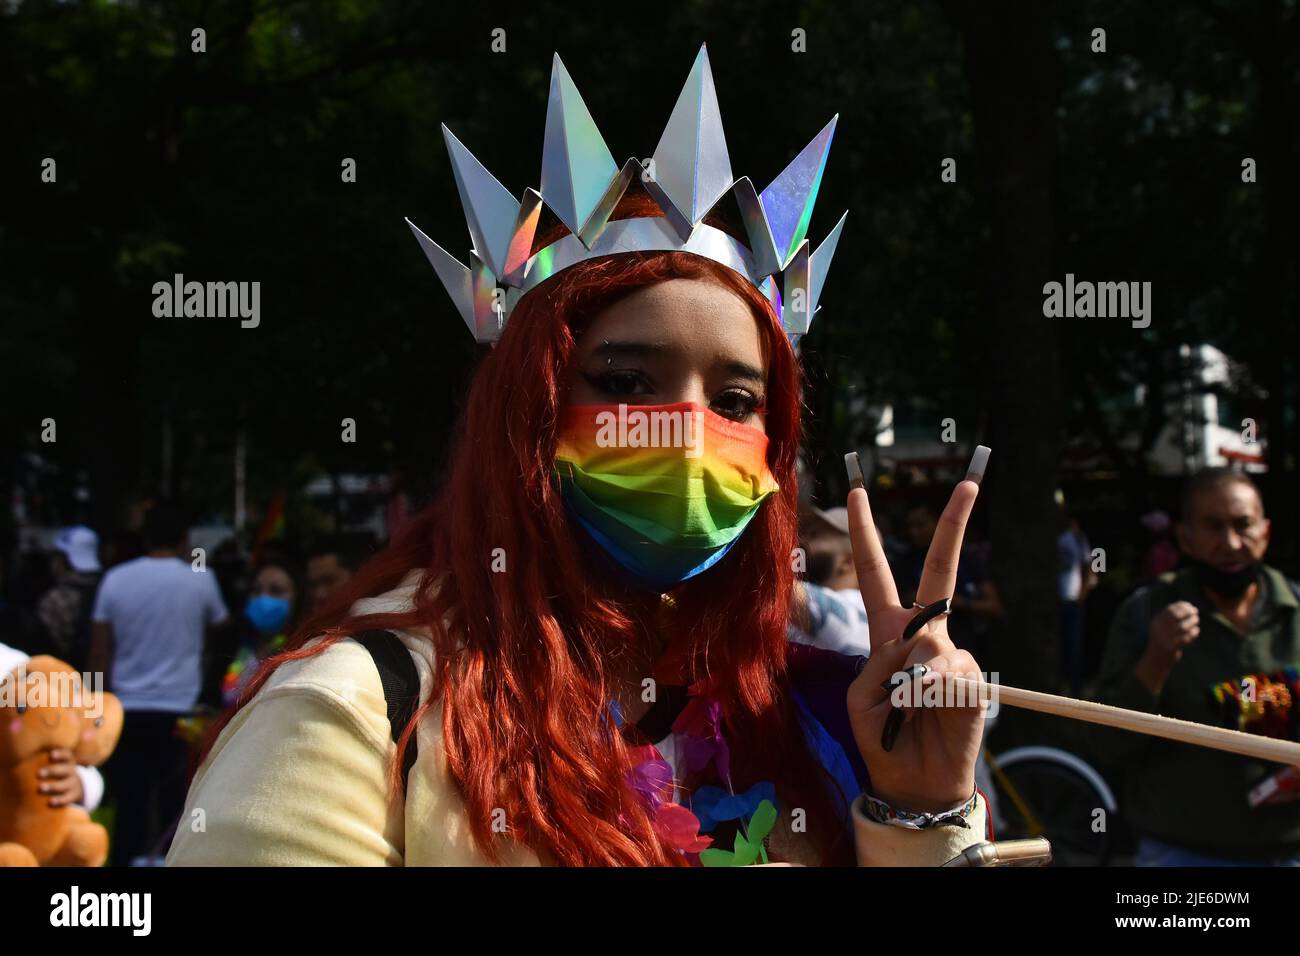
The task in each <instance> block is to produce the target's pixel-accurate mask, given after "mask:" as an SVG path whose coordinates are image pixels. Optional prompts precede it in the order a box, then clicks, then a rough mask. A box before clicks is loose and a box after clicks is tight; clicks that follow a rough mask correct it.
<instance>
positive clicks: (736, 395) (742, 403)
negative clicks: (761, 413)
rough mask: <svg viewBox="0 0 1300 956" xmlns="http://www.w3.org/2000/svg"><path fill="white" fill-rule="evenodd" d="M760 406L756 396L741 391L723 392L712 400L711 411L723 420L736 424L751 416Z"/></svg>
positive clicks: (760, 402)
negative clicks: (733, 421)
mask: <svg viewBox="0 0 1300 956" xmlns="http://www.w3.org/2000/svg"><path fill="white" fill-rule="evenodd" d="M761 406H762V401H761V400H760V399H759V398H758V396H756V395H753V394H751V393H750V392H746V391H743V390H732V391H729V392H723V393H722V394H721V395H719V396H718V397H717V398H715V399H714V400H713V410H714V411H715V412H717V413H718V414H719V415H721V416H723V417H724V418H730V419H733V420H735V421H738V422H743V421H744V420H745V419H747V418H749V417H750V416H751V415H753V414H754V413H755V412H756V411H758V410H759V408H760V407H761Z"/></svg>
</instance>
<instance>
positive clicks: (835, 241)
mask: <svg viewBox="0 0 1300 956" xmlns="http://www.w3.org/2000/svg"><path fill="white" fill-rule="evenodd" d="M848 218H849V214H848V210H845V212H844V215H842V216H840V221H839V222H837V223H836V224H835V228H834V229H832V230H831V231H830V233H828V234H827V236H826V238H825V239H823V240H822V242H821V245H819V246H818V247H817V251H816V252H814V253H813V254H812V258H811V260H810V263H809V286H810V292H809V293H808V309H809V312H808V324H809V325H811V324H812V320H813V318H814V317H815V316H816V314H817V303H818V302H819V301H821V297H822V286H823V285H825V284H826V273H827V272H829V271H830V268H831V259H833V258H835V247H836V246H837V245H839V242H840V233H841V232H843V231H844V220H845V219H848Z"/></svg>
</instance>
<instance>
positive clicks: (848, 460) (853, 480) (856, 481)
mask: <svg viewBox="0 0 1300 956" xmlns="http://www.w3.org/2000/svg"><path fill="white" fill-rule="evenodd" d="M844 467H845V468H846V469H848V472H849V490H850V491H852V490H853V489H854V488H865V487H866V486H867V482H866V480H865V479H864V478H863V477H862V459H861V458H859V457H858V453H857V452H856V451H851V452H849V453H848V454H847V455H845V456H844Z"/></svg>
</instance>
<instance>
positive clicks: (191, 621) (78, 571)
mask: <svg viewBox="0 0 1300 956" xmlns="http://www.w3.org/2000/svg"><path fill="white" fill-rule="evenodd" d="M188 536H189V526H188V523H187V521H186V520H185V516H184V514H183V513H182V512H181V511H180V510H179V509H177V508H176V507H174V506H172V505H171V504H168V503H159V504H155V505H154V506H153V507H151V508H150V509H149V511H148V512H147V514H146V515H145V518H144V522H143V525H142V527H141V528H140V529H139V531H138V533H136V534H132V535H127V536H123V537H121V538H119V539H118V540H116V541H114V542H113V544H112V545H111V546H110V547H104V548H101V543H100V540H99V536H98V535H97V534H96V532H95V531H94V530H93V529H92V528H89V527H86V526H84V525H77V526H73V527H69V528H65V529H62V530H61V531H60V532H59V533H58V534H57V535H56V536H55V538H54V541H53V547H52V549H51V550H50V552H49V553H48V554H47V555H25V556H23V557H22V559H21V560H20V561H19V562H16V563H14V565H13V566H12V567H11V568H10V569H9V572H10V573H9V574H8V575H7V580H5V581H4V582H3V583H4V585H5V587H4V589H3V594H4V595H5V599H4V600H3V603H2V604H0V667H2V668H3V669H4V670H6V671H7V670H10V669H12V668H13V667H15V666H17V664H18V663H20V662H21V661H22V660H24V659H25V658H26V657H27V656H35V655H38V654H48V655H52V656H54V657H57V658H59V659H60V660H62V661H65V662H66V663H68V664H70V665H72V666H73V667H74V668H75V669H76V670H78V671H81V672H85V673H92V674H93V673H102V674H104V675H105V683H106V685H107V689H108V690H111V691H112V692H113V693H114V694H116V695H117V696H118V698H119V699H120V700H121V702H122V705H123V708H124V710H125V722H124V726H123V731H122V736H121V740H120V742H119V743H118V746H117V749H116V750H115V751H114V752H113V755H112V757H111V758H110V759H109V761H108V763H107V764H106V765H105V766H104V768H103V784H101V783H100V782H99V775H98V774H97V773H96V772H95V771H94V770H93V768H74V767H69V768H68V772H67V774H62V773H61V774H60V775H59V776H60V779H62V778H63V777H64V776H67V777H68V783H67V784H66V787H65V788H63V789H60V791H59V795H60V798H62V797H63V796H64V795H65V794H64V789H66V791H67V793H66V795H67V796H69V797H71V798H72V799H69V800H65V801H63V802H71V803H77V804H80V805H83V806H86V807H87V808H88V809H91V810H94V809H95V808H96V807H97V806H98V804H99V803H100V802H101V800H103V801H104V802H105V803H106V804H108V805H111V807H112V808H113V813H114V818H113V829H114V836H113V841H112V844H111V853H110V857H109V864H110V865H153V864H158V863H160V862H161V859H162V856H163V855H164V853H165V851H166V847H167V845H168V843H169V842H170V838H171V832H172V830H173V829H174V826H175V823H176V817H177V815H178V814H179V813H180V810H181V808H182V806H183V805H184V797H185V791H186V787H187V777H188V774H189V771H190V770H192V769H193V765H194V758H195V756H196V754H197V749H198V747H199V746H200V744H201V741H202V737H203V734H204V731H205V729H206V727H207V725H208V723H209V722H210V721H211V719H212V718H213V717H214V716H215V715H216V714H218V713H219V712H220V711H222V710H223V709H226V708H229V707H231V706H233V705H234V704H235V703H236V701H237V700H238V697H239V694H240V692H241V691H242V690H243V689H244V687H245V686H246V685H247V682H248V681H249V679H250V678H251V677H252V675H253V674H254V672H255V671H256V668H257V665H258V664H259V663H260V662H261V661H262V660H263V659H265V658H266V657H268V656H270V655H271V654H273V653H275V652H276V651H277V650H278V649H280V648H281V647H282V646H283V645H284V643H285V641H286V640H287V638H288V636H289V635H290V634H291V633H293V631H294V629H295V627H296V625H297V624H298V622H299V621H301V620H302V619H303V618H304V617H305V616H306V615H308V614H310V613H311V612H312V611H313V610H315V609H317V608H319V607H320V606H321V605H322V604H323V603H324V602H325V601H326V600H327V599H328V598H329V596H330V595H331V594H332V593H333V592H334V591H335V590H336V589H337V588H339V587H340V586H341V585H343V584H345V583H346V582H347V581H348V579H349V578H350V577H351V575H352V574H353V572H354V571H355V570H356V569H357V568H358V567H359V566H360V564H361V563H362V561H364V560H365V559H366V558H367V557H368V556H369V553H370V552H371V550H373V548H374V544H375V542H374V541H373V540H372V539H371V538H370V537H369V536H368V535H365V534H352V535H339V536H335V537H331V538H329V539H327V540H321V541H318V542H316V543H315V544H314V545H313V546H311V547H310V548H308V549H306V550H305V551H304V552H302V553H300V554H296V555H295V554H290V553H287V552H277V551H275V550H274V549H262V551H261V553H260V554H259V555H258V556H257V557H256V558H255V559H254V558H252V557H250V556H241V555H240V553H239V551H238V550H237V548H236V547H235V545H234V542H233V541H228V542H227V543H225V544H223V545H221V546H220V547H218V548H217V549H216V550H215V552H214V553H213V554H212V555H211V556H208V555H206V554H202V553H200V552H197V551H194V550H192V549H191V548H190V546H189V541H188ZM109 555H111V559H109V560H105V559H106V558H108V557H109ZM197 571H203V572H205V573H195V572H197ZM74 770H75V771H76V773H75V774H74V773H73V771H74Z"/></svg>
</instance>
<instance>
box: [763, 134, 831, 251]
mask: <svg viewBox="0 0 1300 956" xmlns="http://www.w3.org/2000/svg"><path fill="white" fill-rule="evenodd" d="M839 118H840V115H839V114H838V113H836V114H835V115H834V116H833V117H831V121H830V122H829V123H827V124H826V125H825V126H824V127H822V130H821V132H820V133H818V134H817V135H816V136H814V137H813V139H812V142H810V143H809V144H808V145H807V146H805V147H804V148H803V151H802V152H800V153H799V155H798V156H796V157H795V158H794V159H793V160H791V161H790V165H789V166H787V167H786V168H785V169H784V170H782V172H781V175H779V176H777V177H776V179H774V180H772V183H771V185H769V186H768V187H767V188H766V189H764V190H763V191H762V192H761V193H760V194H759V197H758V198H759V202H761V203H762V205H763V211H764V212H765V213H766V214H767V221H768V223H769V224H770V225H771V227H772V239H773V241H774V242H775V244H776V250H777V254H778V255H779V256H780V257H781V265H782V267H784V266H786V265H787V264H788V263H789V262H790V259H791V257H793V256H794V254H795V252H796V251H797V250H798V248H799V243H801V242H803V240H804V237H806V236H807V235H808V224H809V223H810V222H811V221H812V210H813V203H815V202H816V201H817V190H818V188H819V187H820V186H821V182H822V173H823V171H825V169H826V157H827V155H828V154H829V153H830V149H831V139H832V138H834V136H835V124H836V123H837V122H838V121H839Z"/></svg>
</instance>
